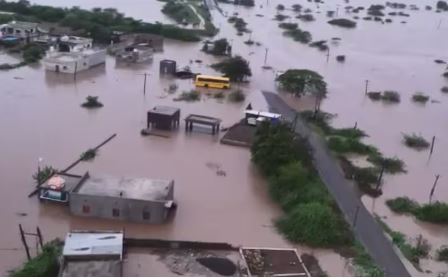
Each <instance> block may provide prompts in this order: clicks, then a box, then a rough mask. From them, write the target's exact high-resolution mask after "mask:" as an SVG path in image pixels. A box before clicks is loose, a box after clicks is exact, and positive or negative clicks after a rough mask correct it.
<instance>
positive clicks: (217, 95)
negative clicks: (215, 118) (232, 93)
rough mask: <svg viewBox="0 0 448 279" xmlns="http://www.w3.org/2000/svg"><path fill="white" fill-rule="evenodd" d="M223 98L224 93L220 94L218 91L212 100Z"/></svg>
mask: <svg viewBox="0 0 448 279" xmlns="http://www.w3.org/2000/svg"><path fill="white" fill-rule="evenodd" d="M224 97H225V95H224V92H222V91H219V92H218V93H216V94H214V95H213V98H215V99H224Z"/></svg>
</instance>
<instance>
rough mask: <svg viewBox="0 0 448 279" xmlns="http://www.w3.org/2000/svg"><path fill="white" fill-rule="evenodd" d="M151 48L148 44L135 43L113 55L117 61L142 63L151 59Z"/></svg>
mask: <svg viewBox="0 0 448 279" xmlns="http://www.w3.org/2000/svg"><path fill="white" fill-rule="evenodd" d="M152 58H153V49H152V48H151V47H150V46H149V45H148V44H137V45H132V46H128V47H125V48H124V49H122V50H121V51H118V52H117V53H116V55H115V59H116V61H117V62H126V63H143V62H148V61H152Z"/></svg>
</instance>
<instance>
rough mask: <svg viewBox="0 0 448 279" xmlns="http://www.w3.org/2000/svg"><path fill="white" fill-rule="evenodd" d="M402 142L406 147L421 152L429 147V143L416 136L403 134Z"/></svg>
mask: <svg viewBox="0 0 448 279" xmlns="http://www.w3.org/2000/svg"><path fill="white" fill-rule="evenodd" d="M403 142H404V144H405V145H406V146H408V147H410V148H414V149H417V150H422V149H426V148H428V147H429V142H428V141H427V140H426V139H425V138H424V137H422V136H419V135H416V134H412V135H408V134H404V135H403Z"/></svg>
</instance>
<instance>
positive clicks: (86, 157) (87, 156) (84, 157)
mask: <svg viewBox="0 0 448 279" xmlns="http://www.w3.org/2000/svg"><path fill="white" fill-rule="evenodd" d="M96 154H97V153H96V150H95V149H92V148H90V149H88V150H87V151H86V152H84V153H82V154H81V156H80V159H81V161H90V160H93V159H94V158H95V157H96Z"/></svg>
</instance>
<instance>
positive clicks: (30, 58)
mask: <svg viewBox="0 0 448 279" xmlns="http://www.w3.org/2000/svg"><path fill="white" fill-rule="evenodd" d="M44 54H45V50H44V49H43V48H42V47H40V46H37V45H32V44H29V45H26V46H25V47H24V49H23V54H22V56H23V60H24V62H25V63H27V64H28V63H35V62H38V61H39V60H41V59H42V57H44Z"/></svg>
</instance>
